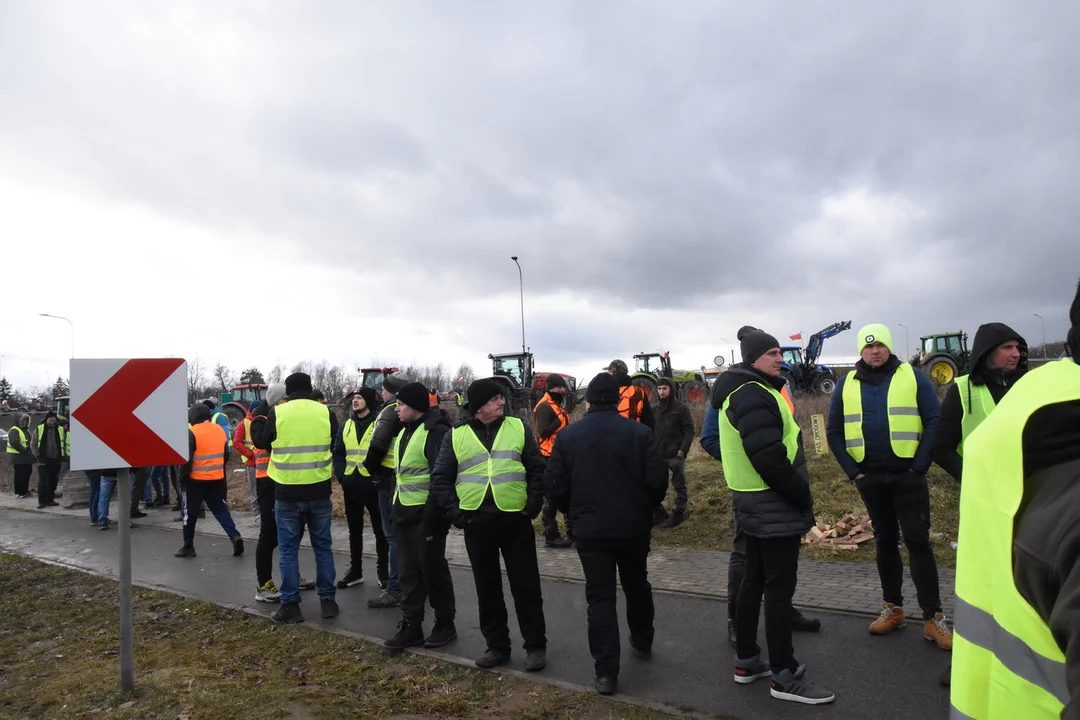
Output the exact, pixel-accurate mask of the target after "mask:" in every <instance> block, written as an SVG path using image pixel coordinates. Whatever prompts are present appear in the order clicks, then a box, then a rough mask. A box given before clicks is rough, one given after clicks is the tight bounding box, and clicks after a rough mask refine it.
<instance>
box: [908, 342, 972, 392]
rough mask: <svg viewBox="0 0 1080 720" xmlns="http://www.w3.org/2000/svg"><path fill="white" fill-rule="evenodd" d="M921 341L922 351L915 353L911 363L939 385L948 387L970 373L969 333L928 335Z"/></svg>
mask: <svg viewBox="0 0 1080 720" xmlns="http://www.w3.org/2000/svg"><path fill="white" fill-rule="evenodd" d="M920 340H921V341H922V351H921V352H918V353H915V355H913V356H912V357H911V360H910V361H909V362H910V363H911V364H912V365H913V366H914V367H917V368H919V369H920V370H922V371H923V372H924V373H926V374H927V375H928V376H930V379H931V380H933V381H934V382H936V383H937V384H938V385H948V384H949V383H951V382H952V381H953V380H955V379H956V378H957V376H958V375H963V374H964V373H966V372H967V371H968V363H969V362H970V360H971V351H970V350H969V349H968V342H967V341H968V336H967V333H966V332H964V331H963V330H960V331H958V332H954V333H939V334H936V335H926V336H925V337H922V338H920Z"/></svg>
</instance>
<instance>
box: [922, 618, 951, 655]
mask: <svg viewBox="0 0 1080 720" xmlns="http://www.w3.org/2000/svg"><path fill="white" fill-rule="evenodd" d="M923 637H925V638H926V639H927V640H932V641H934V642H936V643H937V646H938V647H939V648H941V649H942V650H952V628H951V627H949V623H948V622H947V621H946V620H945V613H937V614H936V615H934V617H933V618H931V619H930V620H923Z"/></svg>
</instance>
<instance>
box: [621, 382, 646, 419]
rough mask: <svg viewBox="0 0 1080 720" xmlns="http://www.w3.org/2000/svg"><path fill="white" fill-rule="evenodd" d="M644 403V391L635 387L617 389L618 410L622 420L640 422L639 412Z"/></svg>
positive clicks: (628, 386)
mask: <svg viewBox="0 0 1080 720" xmlns="http://www.w3.org/2000/svg"><path fill="white" fill-rule="evenodd" d="M645 402H646V401H645V391H644V390H642V389H641V388H639V387H637V386H636V385H627V386H626V387H621V388H619V407H618V410H619V414H620V415H622V416H623V417H624V418H629V419H631V420H637V421H638V422H641V411H642V408H643V407H644V405H645Z"/></svg>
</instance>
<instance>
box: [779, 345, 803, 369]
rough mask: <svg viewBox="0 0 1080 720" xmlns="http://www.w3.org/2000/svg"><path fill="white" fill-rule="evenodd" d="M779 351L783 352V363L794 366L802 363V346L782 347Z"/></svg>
mask: <svg viewBox="0 0 1080 720" xmlns="http://www.w3.org/2000/svg"><path fill="white" fill-rule="evenodd" d="M780 352H781V353H783V354H784V363H785V364H787V365H789V366H791V367H795V366H797V365H802V364H803V359H802V348H800V347H782V348H780Z"/></svg>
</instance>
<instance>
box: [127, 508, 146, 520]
mask: <svg viewBox="0 0 1080 720" xmlns="http://www.w3.org/2000/svg"><path fill="white" fill-rule="evenodd" d="M131 517H133V518H143V517H146V513H144V512H142V511H141V510H132V511H131Z"/></svg>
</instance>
